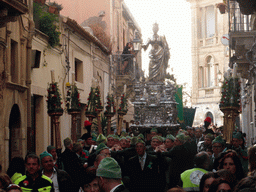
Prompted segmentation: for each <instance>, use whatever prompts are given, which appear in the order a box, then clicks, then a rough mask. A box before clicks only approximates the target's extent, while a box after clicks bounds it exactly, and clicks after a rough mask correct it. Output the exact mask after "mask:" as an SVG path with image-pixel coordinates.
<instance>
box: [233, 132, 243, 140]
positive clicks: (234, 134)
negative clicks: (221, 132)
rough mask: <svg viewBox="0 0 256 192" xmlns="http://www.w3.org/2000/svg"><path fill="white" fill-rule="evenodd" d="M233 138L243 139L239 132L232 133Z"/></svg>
mask: <svg viewBox="0 0 256 192" xmlns="http://www.w3.org/2000/svg"><path fill="white" fill-rule="evenodd" d="M233 138H234V139H243V135H242V133H241V132H239V131H238V132H234V133H233Z"/></svg>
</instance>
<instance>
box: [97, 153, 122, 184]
mask: <svg viewBox="0 0 256 192" xmlns="http://www.w3.org/2000/svg"><path fill="white" fill-rule="evenodd" d="M96 176H97V177H105V178H110V179H121V178H122V174H121V168H120V166H119V165H118V163H117V162H116V160H115V159H113V158H112V157H106V158H104V159H102V160H101V162H100V164H99V167H98V169H97V170H96Z"/></svg>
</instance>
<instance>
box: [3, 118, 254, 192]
mask: <svg viewBox="0 0 256 192" xmlns="http://www.w3.org/2000/svg"><path fill="white" fill-rule="evenodd" d="M84 126H85V129H86V130H87V132H86V133H85V134H83V135H82V137H81V138H79V139H78V140H77V141H76V142H73V141H72V140H71V139H70V138H65V139H64V140H63V149H62V150H61V149H56V148H55V147H54V146H51V145H49V146H48V147H46V148H45V150H44V151H41V152H40V155H36V154H35V153H28V154H27V155H26V157H14V158H13V159H12V160H11V162H9V167H8V169H7V170H2V169H0V170H1V173H0V192H1V191H11V192H20V191H32V192H35V191H45V192H47V191H49V192H53V191H55V192H129V191H130V192H183V191H200V192H231V191H235V192H247V191H249V192H250V191H254V192H255V191H256V145H255V146H252V147H250V148H247V145H246V135H245V134H243V133H242V132H241V131H234V133H233V137H232V141H231V143H227V142H226V141H225V140H224V137H223V134H222V129H218V128H211V127H213V126H212V125H211V118H209V117H207V118H206V119H205V120H204V125H203V126H202V127H186V129H184V130H182V129H179V130H178V131H177V132H176V133H173V134H166V133H163V132H161V131H162V130H161V129H160V128H156V127H152V128H151V129H147V130H141V132H140V133H137V134H136V135H134V134H133V133H132V132H122V133H121V135H117V134H114V133H113V134H109V135H104V134H97V133H94V132H92V131H91V123H90V122H89V121H85V123H84ZM0 168H1V167H0Z"/></svg>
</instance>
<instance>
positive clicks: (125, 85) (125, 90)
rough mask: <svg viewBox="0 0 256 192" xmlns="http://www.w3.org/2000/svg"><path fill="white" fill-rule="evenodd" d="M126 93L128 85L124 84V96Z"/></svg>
mask: <svg viewBox="0 0 256 192" xmlns="http://www.w3.org/2000/svg"><path fill="white" fill-rule="evenodd" d="M125 93H126V84H124V94H125Z"/></svg>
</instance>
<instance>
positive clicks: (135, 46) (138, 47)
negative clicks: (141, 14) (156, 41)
mask: <svg viewBox="0 0 256 192" xmlns="http://www.w3.org/2000/svg"><path fill="white" fill-rule="evenodd" d="M138 33H139V32H138V31H137V30H136V31H135V32H134V34H135V35H134V36H135V37H134V39H133V41H132V45H133V50H134V51H135V52H136V53H138V52H139V51H140V50H141V44H142V40H141V39H140V38H139V37H138V36H139V35H138Z"/></svg>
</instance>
